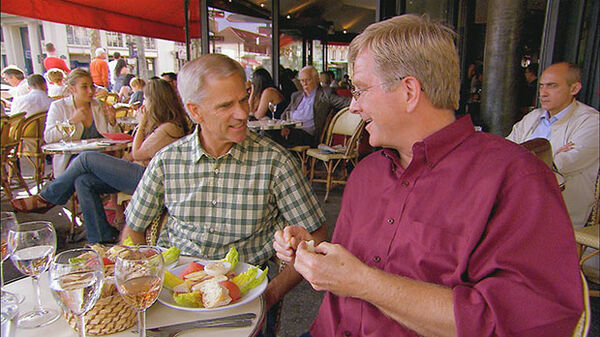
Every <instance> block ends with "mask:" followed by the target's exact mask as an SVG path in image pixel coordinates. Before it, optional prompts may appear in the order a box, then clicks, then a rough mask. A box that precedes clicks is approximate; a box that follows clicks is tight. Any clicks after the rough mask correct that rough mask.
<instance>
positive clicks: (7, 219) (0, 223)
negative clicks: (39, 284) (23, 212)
mask: <svg viewBox="0 0 600 337" xmlns="http://www.w3.org/2000/svg"><path fill="white" fill-rule="evenodd" d="M16 224H17V218H16V217H15V213H13V212H2V216H1V219H0V229H1V230H2V235H1V239H2V261H0V292H1V293H2V297H4V296H5V295H4V294H11V295H12V296H14V297H15V298H16V300H17V302H18V303H23V301H24V300H25V296H23V295H21V294H13V293H11V292H8V291H4V289H3V288H4V261H6V259H8V256H9V255H10V254H9V253H8V230H9V229H10V228H12V227H14V226H15V225H16Z"/></svg>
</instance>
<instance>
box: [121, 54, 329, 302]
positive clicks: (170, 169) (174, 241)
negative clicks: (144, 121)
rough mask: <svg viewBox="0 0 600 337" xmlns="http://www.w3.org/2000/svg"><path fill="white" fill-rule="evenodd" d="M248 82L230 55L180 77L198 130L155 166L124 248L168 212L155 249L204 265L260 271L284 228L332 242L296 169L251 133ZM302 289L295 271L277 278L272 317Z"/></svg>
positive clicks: (130, 213) (207, 59) (134, 208)
mask: <svg viewBox="0 0 600 337" xmlns="http://www.w3.org/2000/svg"><path fill="white" fill-rule="evenodd" d="M245 81H246V76H245V73H244V70H243V68H242V67H241V66H240V65H239V63H237V62H236V61H234V60H232V59H230V58H229V57H227V56H224V55H219V54H210V55H204V56H202V57H200V58H198V59H196V60H194V61H192V62H189V63H188V64H186V65H185V66H184V67H183V68H182V70H181V72H180V73H179V74H178V89H179V92H180V95H181V98H182V100H183V102H184V104H185V106H186V109H187V111H188V113H189V115H190V117H191V118H192V120H193V121H195V122H196V123H197V124H198V126H197V127H196V131H195V132H194V133H192V134H191V135H189V136H187V137H184V138H182V139H180V140H179V141H176V142H174V143H172V144H171V145H169V146H167V147H165V148H163V149H162V150H161V151H159V152H158V153H157V154H156V155H155V156H154V158H153V159H152V161H151V162H150V164H149V165H148V168H147V169H146V171H145V173H144V176H143V178H142V180H141V181H140V183H139V185H138V187H137V189H136V191H135V193H134V195H133V197H132V199H131V202H130V204H129V206H128V207H127V212H126V219H127V226H126V228H125V229H124V230H123V234H122V237H123V238H127V237H128V236H129V237H131V238H132V240H133V241H134V242H135V243H142V242H144V230H145V229H146V228H147V227H148V226H149V224H150V222H151V221H152V220H153V219H154V218H155V217H157V216H158V215H159V214H160V213H161V212H162V210H163V208H164V207H166V209H167V211H168V214H169V216H168V220H167V223H166V225H165V226H164V227H163V229H162V232H161V233H160V237H159V241H158V244H159V245H160V246H176V247H178V248H180V249H181V252H182V253H183V254H190V255H194V256H199V257H203V258H207V259H221V258H223V257H224V256H225V255H226V254H227V252H228V251H229V248H230V247H236V249H237V250H238V252H239V253H240V261H244V262H247V263H250V264H264V263H265V262H266V261H267V260H268V259H269V258H270V257H271V256H272V255H273V254H274V249H273V247H272V245H273V235H274V233H275V232H276V231H277V230H280V229H283V228H284V227H285V226H287V225H288V224H292V225H300V226H303V227H305V228H306V229H307V230H308V231H309V232H312V233H313V235H315V236H316V237H317V238H318V239H319V240H318V241H319V242H320V241H322V240H324V239H325V238H326V236H327V234H326V231H325V227H324V226H323V223H324V221H325V216H324V215H323V211H322V210H321V208H320V206H319V204H318V202H317V200H316V198H315V196H314V194H313V192H312V189H311V187H310V186H309V185H308V183H307V181H306V178H305V177H304V176H303V174H302V172H301V170H300V166H299V164H298V162H297V161H296V159H295V158H294V157H293V156H292V155H291V153H289V152H288V151H287V150H285V149H284V148H282V147H281V146H279V145H278V144H276V143H275V142H274V141H272V140H270V139H268V138H266V137H262V136H259V135H256V134H254V133H253V132H250V131H248V129H247V127H246V122H247V119H248V112H249V105H248V93H247V91H246V86H245ZM317 243H318V242H317ZM300 280H301V277H300V275H299V274H298V273H297V272H296V271H295V270H294V269H293V268H292V267H289V266H288V267H286V268H285V269H284V270H283V271H281V272H280V273H279V274H278V275H277V277H275V278H274V279H273V280H271V281H270V282H269V285H268V287H267V290H266V292H265V294H266V300H267V307H270V306H271V305H273V304H274V303H276V302H277V301H279V300H280V299H281V298H282V297H283V296H284V295H285V293H286V292H287V291H289V290H290V289H291V288H293V287H294V286H295V285H296V284H297V283H298V282H299V281H300Z"/></svg>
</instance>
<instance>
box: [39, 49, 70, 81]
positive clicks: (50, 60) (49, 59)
mask: <svg viewBox="0 0 600 337" xmlns="http://www.w3.org/2000/svg"><path fill="white" fill-rule="evenodd" d="M46 51H47V52H48V56H46V58H45V59H44V68H46V71H48V70H50V69H52V68H58V69H60V70H62V71H64V72H65V74H68V73H69V72H70V71H71V69H69V67H67V63H66V62H65V60H63V59H61V58H60V57H56V55H55V54H56V48H54V44H53V43H52V42H48V43H46Z"/></svg>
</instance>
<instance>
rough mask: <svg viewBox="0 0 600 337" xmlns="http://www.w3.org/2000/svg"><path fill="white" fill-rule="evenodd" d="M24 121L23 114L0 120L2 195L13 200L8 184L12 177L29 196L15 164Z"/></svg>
mask: <svg viewBox="0 0 600 337" xmlns="http://www.w3.org/2000/svg"><path fill="white" fill-rule="evenodd" d="M24 120H25V113H24V112H21V113H18V114H14V115H12V116H10V117H3V118H2V120H1V129H2V130H1V131H0V132H1V139H0V144H2V152H1V155H0V158H1V163H0V175H1V179H2V188H3V190H4V194H5V195H6V196H7V197H8V198H9V199H12V198H13V194H12V189H11V187H10V183H11V180H12V176H13V175H14V176H16V177H17V180H18V181H19V183H20V185H21V187H23V188H24V189H25V191H27V194H29V195H31V192H30V191H29V188H28V187H27V184H26V183H25V180H24V179H23V176H21V170H20V169H19V165H18V164H17V159H18V157H17V148H18V146H19V135H20V128H21V125H22V123H23V121H24Z"/></svg>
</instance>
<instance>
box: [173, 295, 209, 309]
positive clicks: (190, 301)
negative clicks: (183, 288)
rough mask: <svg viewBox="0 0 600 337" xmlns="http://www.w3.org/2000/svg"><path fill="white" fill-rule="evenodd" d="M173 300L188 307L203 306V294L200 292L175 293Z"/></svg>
mask: <svg viewBox="0 0 600 337" xmlns="http://www.w3.org/2000/svg"><path fill="white" fill-rule="evenodd" d="M173 300H175V303H177V304H179V305H181V306H183V307H188V308H200V307H202V304H201V303H202V294H201V293H199V292H191V293H181V294H177V293H173Z"/></svg>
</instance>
